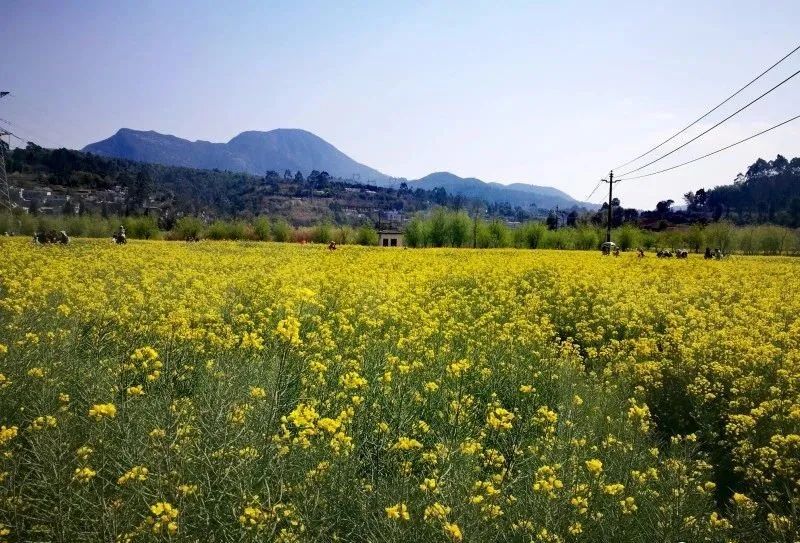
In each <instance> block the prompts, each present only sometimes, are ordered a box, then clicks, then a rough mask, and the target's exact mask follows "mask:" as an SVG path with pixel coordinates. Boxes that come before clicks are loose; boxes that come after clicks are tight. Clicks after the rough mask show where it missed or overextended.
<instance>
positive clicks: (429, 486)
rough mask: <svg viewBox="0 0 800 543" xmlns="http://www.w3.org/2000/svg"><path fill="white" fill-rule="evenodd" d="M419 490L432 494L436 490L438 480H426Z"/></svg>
mask: <svg viewBox="0 0 800 543" xmlns="http://www.w3.org/2000/svg"><path fill="white" fill-rule="evenodd" d="M419 489H420V490H421V491H423V492H431V491H433V490H436V479H428V478H426V479H425V480H424V481H422V484H421V485H419Z"/></svg>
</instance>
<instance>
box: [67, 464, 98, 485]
mask: <svg viewBox="0 0 800 543" xmlns="http://www.w3.org/2000/svg"><path fill="white" fill-rule="evenodd" d="M95 475H97V472H96V471H95V470H93V469H92V468H90V467H83V468H75V474H74V475H73V476H72V479H73V480H74V481H78V482H79V483H84V484H85V483H88V482H89V481H91V480H92V479H93V478H94V476H95Z"/></svg>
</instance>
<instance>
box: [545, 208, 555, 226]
mask: <svg viewBox="0 0 800 543" xmlns="http://www.w3.org/2000/svg"><path fill="white" fill-rule="evenodd" d="M544 222H545V224H546V225H547V229H548V230H555V229H556V228H558V215H556V213H555V211H550V213H548V215H547V219H546V220H545V221H544Z"/></svg>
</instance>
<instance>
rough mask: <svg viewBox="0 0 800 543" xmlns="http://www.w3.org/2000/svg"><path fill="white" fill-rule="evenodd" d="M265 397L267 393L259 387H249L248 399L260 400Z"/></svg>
mask: <svg viewBox="0 0 800 543" xmlns="http://www.w3.org/2000/svg"><path fill="white" fill-rule="evenodd" d="M266 396H267V391H266V390H264V389H263V388H261V387H250V397H251V398H256V399H261V398H265V397H266Z"/></svg>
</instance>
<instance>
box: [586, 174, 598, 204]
mask: <svg viewBox="0 0 800 543" xmlns="http://www.w3.org/2000/svg"><path fill="white" fill-rule="evenodd" d="M602 184H603V180H602V179H601V180H600V181H598V182H597V184H596V185H595V186H594V188H593V189H592V192H590V193H589V196H587V197H586V200H584V201H586V202H588V201H589V198H591V197H592V194H594V193H595V191H597V189H598V188H599V187H600V185H602Z"/></svg>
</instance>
